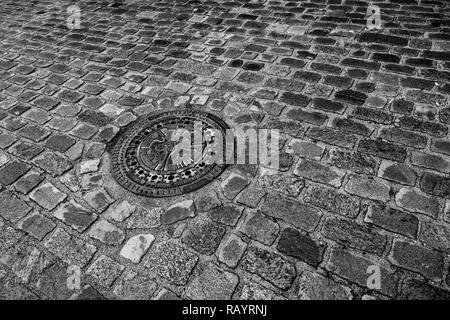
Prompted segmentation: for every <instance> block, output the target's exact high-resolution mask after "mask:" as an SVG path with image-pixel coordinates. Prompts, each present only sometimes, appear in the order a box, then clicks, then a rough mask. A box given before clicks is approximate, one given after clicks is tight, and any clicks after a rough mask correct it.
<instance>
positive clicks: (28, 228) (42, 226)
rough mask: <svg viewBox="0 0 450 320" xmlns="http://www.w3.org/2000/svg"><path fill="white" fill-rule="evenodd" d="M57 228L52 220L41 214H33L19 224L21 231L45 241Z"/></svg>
mask: <svg viewBox="0 0 450 320" xmlns="http://www.w3.org/2000/svg"><path fill="white" fill-rule="evenodd" d="M55 227H56V224H55V223H54V222H53V221H52V220H50V219H49V218H47V217H45V216H43V215H41V214H39V213H33V214H31V215H29V216H27V217H25V218H24V219H23V220H22V221H20V224H19V228H20V229H21V230H23V231H25V232H26V233H28V234H30V235H32V236H33V237H35V238H36V239H38V240H42V239H44V237H45V236H46V235H47V234H49V233H50V232H51V231H52V230H53V229H54V228H55Z"/></svg>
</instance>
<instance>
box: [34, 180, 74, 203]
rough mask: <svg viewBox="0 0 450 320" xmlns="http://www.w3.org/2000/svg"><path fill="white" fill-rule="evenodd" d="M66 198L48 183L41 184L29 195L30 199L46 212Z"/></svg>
mask: <svg viewBox="0 0 450 320" xmlns="http://www.w3.org/2000/svg"><path fill="white" fill-rule="evenodd" d="M66 198H67V195H66V194H65V193H63V192H61V191H60V190H59V189H58V188H56V187H55V186H54V185H53V184H52V183H50V182H46V183H44V184H42V185H41V186H40V187H38V188H37V189H35V190H33V192H31V193H30V199H32V200H33V201H35V202H36V203H37V204H39V205H40V206H41V207H43V208H45V209H47V210H53V209H54V208H56V206H57V205H58V204H59V203H61V202H62V201H64V199H66Z"/></svg>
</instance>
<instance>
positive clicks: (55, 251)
mask: <svg viewBox="0 0 450 320" xmlns="http://www.w3.org/2000/svg"><path fill="white" fill-rule="evenodd" d="M119 2H120V3H114V4H108V3H105V2H102V1H97V0H92V1H89V2H80V3H78V4H77V5H78V6H80V9H81V13H82V19H81V29H79V30H68V29H67V28H66V27H65V23H64V22H65V18H66V17H65V16H64V15H65V14H66V13H65V9H66V8H65V7H66V5H68V2H67V1H61V0H58V1H56V2H46V1H42V0H38V1H36V3H33V5H29V3H27V2H26V1H24V0H17V1H14V2H9V3H6V2H2V3H1V4H0V20H1V21H2V25H1V31H2V32H1V35H2V36H1V37H0V48H1V52H0V56H1V57H0V70H1V72H0V91H1V93H0V185H1V190H0V203H1V204H2V206H1V207H0V297H1V298H4V297H7V298H10V297H11V298H13V299H19V298H26V299H36V298H39V299H105V298H109V299H111V298H117V299H146V300H148V299H179V298H181V299H186V298H187V299H194V300H195V299H212V298H217V299H229V298H233V299H299V298H300V299H350V298H353V299H387V298H389V299H396V298H398V299H414V298H415V299H448V296H449V293H448V292H449V291H450V287H449V286H450V280H449V279H450V277H449V275H448V271H447V270H446V269H447V267H448V265H447V264H448V261H447V260H448V259H447V257H446V256H447V255H448V254H449V252H450V251H449V250H450V249H449V248H450V245H449V241H448V237H449V230H448V223H449V222H450V214H449V212H450V210H449V208H450V204H449V203H450V178H448V174H449V172H450V169H449V161H450V160H449V158H448V157H449V155H450V144H449V143H448V138H449V127H448V126H449V124H450V108H449V102H450V99H449V94H450V91H449V89H450V72H449V71H448V69H449V67H450V61H449V59H450V56H449V53H448V52H449V49H450V46H449V40H450V38H449V36H448V28H447V27H448V21H447V20H448V17H449V14H448V9H449V4H448V3H447V2H446V1H439V0H438V1H420V3H419V2H418V1H417V0H390V1H387V0H379V1H377V2H376V4H377V5H378V6H379V7H380V10H381V17H382V20H383V21H382V22H383V23H382V29H381V30H376V32H375V31H368V30H367V28H365V27H364V26H365V25H366V18H367V17H364V13H365V12H366V9H367V5H368V4H369V3H370V4H373V3H371V2H370V1H368V0H360V1H334V0H330V1H319V0H315V1H291V2H289V1H285V2H280V3H278V2H274V1H251V2H248V1H237V2H236V1H235V2H230V1H225V0H218V1H214V2H211V1H210V2H208V1H204V0H199V1H190V2H185V3H182V2H179V1H173V0H170V1H162V0H155V1H143V0H133V1H119ZM55 9H58V12H57V15H53V13H55V12H56V11H55ZM60 9H62V11H61V10H60ZM344 11H345V15H342V12H344ZM402 12H407V13H408V15H409V16H408V18H407V19H406V18H405V19H401V18H399V14H400V13H402ZM111 17H113V18H111ZM417 21H420V23H418V22H417ZM172 109H180V110H184V109H194V110H200V109H201V110H204V111H211V112H212V113H214V114H216V115H217V116H218V117H220V118H222V119H223V120H224V121H225V122H227V123H228V125H229V126H230V127H231V128H233V127H234V126H236V125H242V126H243V127H244V128H255V129H259V128H264V129H276V130H279V133H280V138H281V139H280V146H279V147H280V153H279V170H278V171H277V172H272V171H271V170H268V169H267V168H265V167H263V166H261V167H259V166H258V165H254V166H246V165H237V166H233V165H230V166H229V167H228V168H227V169H226V171H225V172H224V173H223V175H222V176H221V177H220V178H219V180H217V181H211V184H209V185H208V186H207V187H205V188H203V189H202V190H198V191H196V192H193V193H191V194H186V195H183V196H180V197H178V196H177V197H173V198H166V199H152V198H149V197H135V195H133V194H131V193H127V191H125V190H123V189H122V188H120V187H119V186H118V185H117V184H116V182H115V181H114V180H113V179H112V177H111V173H110V172H111V161H110V160H111V157H112V154H111V152H112V150H113V146H114V144H115V143H116V141H117V138H119V137H120V136H121V135H122V132H123V131H124V130H126V128H127V127H128V126H129V125H130V124H132V123H133V122H134V121H135V120H137V119H138V118H140V117H145V116H147V115H150V114H152V113H153V112H155V111H163V110H172ZM141 235H145V236H146V237H147V239H151V241H148V242H145V244H144V243H142V242H141V241H140V239H141V238H140V236H141ZM152 237H154V239H153V238H152ZM406 241H408V242H406ZM93 244H95V246H94V245H93ZM140 245H142V246H140ZM97 251H98V253H97ZM121 251H123V255H121ZM96 253H97V254H96ZM294 263H295V266H294ZM68 264H75V265H78V266H80V267H82V276H83V277H82V279H83V281H82V286H81V289H80V290H76V291H73V292H72V290H69V289H68V288H67V285H66V282H67V267H68ZM373 265H378V266H380V270H381V275H382V276H381V280H382V285H381V288H380V289H379V290H377V289H375V290H369V288H367V278H368V276H369V274H368V273H367V268H368V267H369V266H373ZM125 266H127V270H123V267H125ZM128 266H131V267H132V268H133V270H131V269H128ZM86 271H88V274H86ZM423 278H426V279H423ZM397 280H399V281H397ZM24 281H28V282H27V283H25V282H24ZM350 289H351V290H350Z"/></svg>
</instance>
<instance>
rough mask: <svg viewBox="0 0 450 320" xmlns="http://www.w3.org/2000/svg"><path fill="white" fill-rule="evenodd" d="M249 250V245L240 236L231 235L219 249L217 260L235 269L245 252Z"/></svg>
mask: <svg viewBox="0 0 450 320" xmlns="http://www.w3.org/2000/svg"><path fill="white" fill-rule="evenodd" d="M246 249H247V243H245V242H244V241H242V240H241V238H239V237H238V236H236V235H234V234H231V235H230V236H229V237H228V238H227V239H226V240H225V241H224V242H222V244H221V245H220V247H219V251H218V254H217V258H218V259H219V261H220V262H223V263H225V264H226V265H227V266H229V267H230V268H235V267H236V266H237V265H238V263H239V260H241V258H242V255H243V254H244V251H245V250H246Z"/></svg>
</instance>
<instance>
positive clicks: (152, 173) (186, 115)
mask: <svg viewBox="0 0 450 320" xmlns="http://www.w3.org/2000/svg"><path fill="white" fill-rule="evenodd" d="M227 129H229V127H228V125H227V124H226V123H225V122H224V121H222V120H221V119H220V118H218V117H216V116H215V115H213V114H210V113H206V112H200V111H191V110H182V111H180V110H177V111H167V112H161V113H157V114H152V115H149V116H147V117H145V118H143V119H141V120H138V121H137V122H136V123H135V124H133V125H132V126H131V127H130V128H128V129H127V130H126V131H125V132H124V133H123V135H122V136H121V137H120V139H119V140H118V141H117V144H116V145H115V147H114V149H113V156H112V173H113V176H114V178H115V179H116V181H117V182H118V183H119V184H120V185H122V186H123V187H124V188H126V189H128V190H130V191H131V192H134V193H136V194H140V195H145V196H149V197H170V196H176V195H180V194H183V193H188V192H191V191H194V190H197V189H199V188H201V187H203V186H204V185H206V184H207V183H208V182H210V181H212V180H213V179H215V178H216V177H218V176H219V175H220V174H221V173H222V172H223V171H224V170H225V168H226V164H219V163H216V162H214V161H210V160H208V155H211V150H212V149H213V148H211V146H212V145H214V139H215V137H214V132H217V130H220V133H221V135H216V136H221V137H225V136H226V130H227ZM180 141H181V142H180ZM186 141H188V144H186ZM222 145H223V146H224V150H225V145H226V144H225V142H224V141H223V143H222ZM180 146H181V147H180ZM183 152H188V153H184V157H183V158H182V160H181V161H180V160H179V159H180V157H179V156H180V154H182V153H183ZM186 154H188V155H189V157H187V158H186V157H185V155H186ZM209 159H210V158H209Z"/></svg>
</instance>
